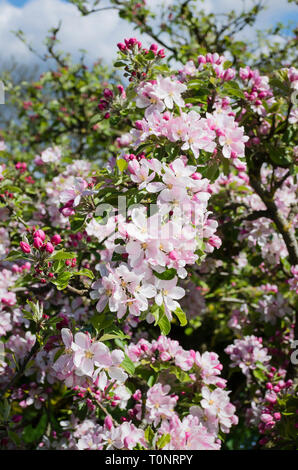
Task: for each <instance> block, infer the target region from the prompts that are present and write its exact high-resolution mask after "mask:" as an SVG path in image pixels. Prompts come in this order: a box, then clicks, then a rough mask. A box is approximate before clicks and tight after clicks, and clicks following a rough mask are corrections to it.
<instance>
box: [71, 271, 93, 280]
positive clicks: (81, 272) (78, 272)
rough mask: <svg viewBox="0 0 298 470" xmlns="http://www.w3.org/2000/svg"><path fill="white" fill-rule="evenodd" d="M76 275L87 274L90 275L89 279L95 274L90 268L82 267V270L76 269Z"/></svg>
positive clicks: (74, 273)
mask: <svg viewBox="0 0 298 470" xmlns="http://www.w3.org/2000/svg"><path fill="white" fill-rule="evenodd" d="M72 274H73V275H74V276H86V277H89V279H94V274H93V272H92V271H90V269H86V268H83V269H80V271H75V272H73V273H72Z"/></svg>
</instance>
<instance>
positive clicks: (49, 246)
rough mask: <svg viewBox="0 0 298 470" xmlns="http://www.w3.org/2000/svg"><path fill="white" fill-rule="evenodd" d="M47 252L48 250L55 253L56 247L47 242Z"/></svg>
mask: <svg viewBox="0 0 298 470" xmlns="http://www.w3.org/2000/svg"><path fill="white" fill-rule="evenodd" d="M45 250H46V251H47V252H48V253H53V251H54V250H55V248H54V245H52V243H51V242H47V243H46V244H45Z"/></svg>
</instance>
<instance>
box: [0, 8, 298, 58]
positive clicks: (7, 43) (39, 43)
mask: <svg viewBox="0 0 298 470" xmlns="http://www.w3.org/2000/svg"><path fill="white" fill-rule="evenodd" d="M172 1H173V0H164V3H166V4H169V3H171V2H172ZM159 3H160V0H147V4H148V5H149V6H152V7H154V8H155V9H156V7H157V5H158V4H159ZM267 3H268V4H269V6H270V8H269V9H268V10H267V11H266V13H262V14H261V16H260V19H259V21H258V27H268V26H269V25H270V24H271V23H272V21H277V20H278V19H279V15H282V14H285V13H289V14H290V13H294V12H297V10H296V8H297V7H295V5H294V4H292V5H289V4H288V3H287V1H286V0H267ZM245 4H246V6H249V5H251V4H253V0H246V2H245ZM198 6H200V4H199V2H198ZM241 7H242V1H240V0H238V1H237V2H236V1H235V0H205V2H204V3H202V8H204V9H205V11H207V12H209V13H210V12H214V13H219V12H224V11H228V10H230V9H231V8H234V9H238V10H239V9H240V8H241ZM156 11H157V13H158V10H157V9H156ZM293 19H294V17H293ZM59 20H62V29H61V33H60V35H59V38H60V40H61V48H62V49H63V50H64V51H69V52H71V53H72V54H73V56H74V57H78V56H79V54H80V53H79V50H80V49H86V51H87V61H88V62H89V63H90V62H92V61H94V60H96V59H98V58H103V59H104V60H106V61H107V62H111V61H112V60H113V59H115V57H116V52H117V49H116V43H117V42H119V41H122V40H123V38H124V37H130V36H135V35H137V33H136V32H135V31H134V29H133V25H131V24H128V23H127V22H125V21H123V20H121V19H120V18H119V17H118V15H117V12H116V11H113V10H108V11H103V12H100V13H97V14H93V15H90V16H87V17H82V16H81V15H80V13H79V12H78V10H77V8H76V7H75V6H73V5H71V4H70V3H66V2H63V1H61V0H30V1H29V2H28V3H26V4H25V5H24V6H23V7H21V8H17V7H14V6H13V5H11V4H10V3H9V2H8V0H0V44H1V46H2V47H1V58H2V62H3V59H4V60H7V59H8V58H10V57H12V56H14V58H15V59H16V61H17V62H19V63H29V64H30V63H32V62H35V61H36V59H35V58H34V56H33V55H32V53H31V52H29V51H28V49H27V48H26V47H25V46H24V45H23V44H22V43H21V42H20V41H19V40H18V39H17V38H15V36H14V35H13V34H12V32H11V31H12V30H17V29H22V30H23V31H24V33H25V34H26V36H27V38H28V39H29V41H30V42H31V43H32V44H33V45H34V47H35V48H36V49H37V50H38V52H39V53H43V52H44V51H45V48H44V46H43V40H44V38H45V36H46V34H47V31H48V30H49V29H50V28H51V27H52V26H56V25H57V24H58V22H59ZM138 36H140V35H139V34H138ZM144 42H145V44H148V43H149V41H148V39H147V40H145V41H144Z"/></svg>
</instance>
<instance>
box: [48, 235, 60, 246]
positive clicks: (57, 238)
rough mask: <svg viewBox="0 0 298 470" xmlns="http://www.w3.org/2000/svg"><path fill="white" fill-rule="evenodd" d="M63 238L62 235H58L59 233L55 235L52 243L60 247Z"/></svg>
mask: <svg viewBox="0 0 298 470" xmlns="http://www.w3.org/2000/svg"><path fill="white" fill-rule="evenodd" d="M61 240H62V239H61V237H60V235H58V234H57V233H56V234H55V235H53V236H52V238H51V242H52V243H53V245H59V243H61Z"/></svg>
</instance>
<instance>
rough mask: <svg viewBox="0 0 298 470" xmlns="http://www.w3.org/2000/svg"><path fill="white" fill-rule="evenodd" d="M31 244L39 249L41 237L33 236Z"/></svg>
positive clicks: (41, 242)
mask: <svg viewBox="0 0 298 470" xmlns="http://www.w3.org/2000/svg"><path fill="white" fill-rule="evenodd" d="M33 245H34V246H35V248H37V249H38V250H40V248H41V247H42V245H43V241H42V239H41V238H39V237H34V242H33Z"/></svg>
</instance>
